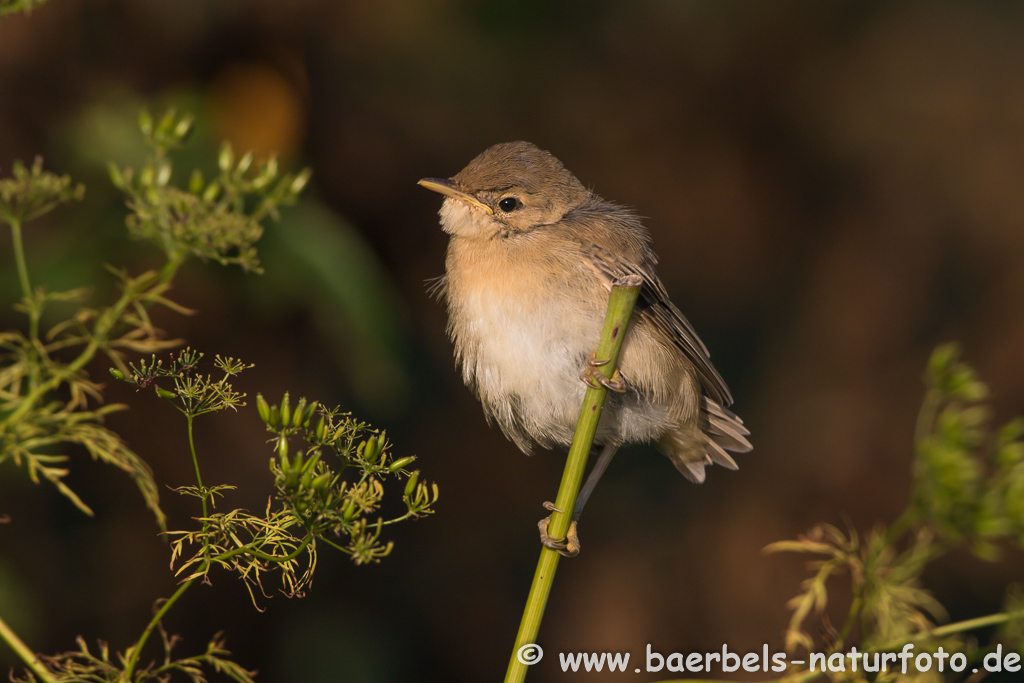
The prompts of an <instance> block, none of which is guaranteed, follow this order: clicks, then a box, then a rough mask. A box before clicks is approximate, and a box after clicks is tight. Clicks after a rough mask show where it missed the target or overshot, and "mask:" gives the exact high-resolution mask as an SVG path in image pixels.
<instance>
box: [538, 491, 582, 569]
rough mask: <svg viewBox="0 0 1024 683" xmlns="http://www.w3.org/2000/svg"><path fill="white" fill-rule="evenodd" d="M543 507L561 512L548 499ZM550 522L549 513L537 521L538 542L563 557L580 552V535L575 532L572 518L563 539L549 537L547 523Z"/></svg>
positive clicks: (574, 522) (574, 523) (572, 555)
mask: <svg viewBox="0 0 1024 683" xmlns="http://www.w3.org/2000/svg"><path fill="white" fill-rule="evenodd" d="M544 509H545V510H551V511H552V512H561V510H559V509H558V508H556V507H555V504H554V503H552V502H550V501H545V502H544ZM550 522H551V515H548V516H547V517H545V518H544V519H542V520H540V521H539V522H537V527H538V528H539V529H540V542H541V545H543V546H544V547H545V548H551V549H552V550H554V551H556V552H557V553H558V554H559V555H562V556H563V557H576V556H577V555H579V554H580V537H579V536H578V535H577V534H576V521H575V520H573V521H572V522H570V523H569V530H568V531H567V532H566V534H565V538H564V539H556V538H551V536H549V535H548V524H549V523H550Z"/></svg>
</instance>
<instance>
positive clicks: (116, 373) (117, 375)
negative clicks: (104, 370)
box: [110, 368, 124, 382]
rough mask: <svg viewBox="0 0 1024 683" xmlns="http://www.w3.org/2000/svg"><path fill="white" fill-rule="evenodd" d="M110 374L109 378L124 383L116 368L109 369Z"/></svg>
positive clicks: (121, 374)
mask: <svg viewBox="0 0 1024 683" xmlns="http://www.w3.org/2000/svg"><path fill="white" fill-rule="evenodd" d="M110 374H111V376H113V378H114V379H119V380H121V381H122V382H123V381H124V373H123V372H121V371H120V370H118V369H117V368H110Z"/></svg>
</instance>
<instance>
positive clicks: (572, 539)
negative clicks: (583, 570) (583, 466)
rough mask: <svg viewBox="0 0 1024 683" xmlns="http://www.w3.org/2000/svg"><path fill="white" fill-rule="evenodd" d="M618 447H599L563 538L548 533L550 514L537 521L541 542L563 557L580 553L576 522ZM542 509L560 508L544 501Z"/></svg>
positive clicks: (555, 510) (615, 445)
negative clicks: (599, 449)
mask: <svg viewBox="0 0 1024 683" xmlns="http://www.w3.org/2000/svg"><path fill="white" fill-rule="evenodd" d="M618 448H619V446H618V444H613V443H608V444H605V446H604V448H602V449H601V454H600V455H599V456H598V457H597V461H596V462H595V463H594V467H593V469H591V470H590V474H589V475H587V480H586V481H585V482H584V483H583V488H581V489H580V492H579V495H577V496H576V504H575V505H574V506H573V508H572V521H571V522H569V530H568V531H567V532H566V534H565V539H562V540H559V539H554V538H551V536H549V535H548V524H549V523H550V522H551V516H550V515H549V516H547V517H545V518H544V519H542V520H540V522H538V523H537V526H538V527H539V528H540V542H541V544H543V545H544V546H545V547H548V548H551V549H552V550H556V551H558V553H559V554H561V555H564V556H565V557H576V556H577V555H579V554H580V537H579V534H578V533H577V530H576V523H577V522H579V520H580V515H582V514H583V506H584V505H586V504H587V499H588V498H590V494H591V493H593V492H594V487H596V486H597V482H598V481H599V480H600V479H601V475H602V474H604V471H605V470H606V469H608V463H610V462H611V461H612V458H613V457H614V456H615V451H617V450H618ZM544 509H546V510H552V511H554V512H561V510H559V509H558V508H556V507H555V504H554V503H551V502H547V501H546V502H545V503H544Z"/></svg>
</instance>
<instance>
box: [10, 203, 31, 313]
mask: <svg viewBox="0 0 1024 683" xmlns="http://www.w3.org/2000/svg"><path fill="white" fill-rule="evenodd" d="M6 220H7V222H8V224H9V225H10V226H11V242H12V243H13V245H12V246H13V248H14V262H15V263H16V264H17V266H18V280H19V281H20V282H21V294H22V296H24V297H25V298H26V299H30V298H31V297H32V285H31V283H30V282H29V279H28V266H26V265H25V247H24V246H23V245H22V241H21V221H20V220H18V219H17V218H15V217H13V216H8V217H6Z"/></svg>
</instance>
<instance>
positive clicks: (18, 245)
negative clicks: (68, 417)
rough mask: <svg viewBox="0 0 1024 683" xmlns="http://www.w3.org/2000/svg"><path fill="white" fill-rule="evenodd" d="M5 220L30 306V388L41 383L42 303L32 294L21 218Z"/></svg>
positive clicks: (28, 305)
mask: <svg viewBox="0 0 1024 683" xmlns="http://www.w3.org/2000/svg"><path fill="white" fill-rule="evenodd" d="M4 220H5V221H6V222H7V224H8V225H10V226H11V247H12V250H13V251H14V262H15V264H16V265H17V268H18V281H19V282H20V283H21V295H22V296H23V297H24V298H25V304H26V306H27V307H28V338H29V341H30V342H31V346H30V347H29V349H28V353H29V361H30V362H29V368H30V372H29V389H33V388H35V387H36V386H37V385H38V384H39V364H38V363H37V362H36V360H37V357H38V350H37V346H36V345H37V344H38V342H39V317H40V316H41V315H42V310H41V306H42V303H41V302H40V301H39V300H37V299H36V298H35V297H33V295H32V282H31V280H29V277H28V265H27V262H26V261H25V246H24V243H23V242H22V239H21V219H19V218H15V217H14V216H5V217H4Z"/></svg>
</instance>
